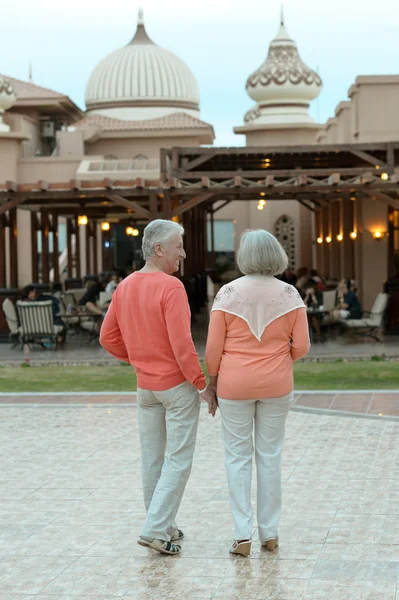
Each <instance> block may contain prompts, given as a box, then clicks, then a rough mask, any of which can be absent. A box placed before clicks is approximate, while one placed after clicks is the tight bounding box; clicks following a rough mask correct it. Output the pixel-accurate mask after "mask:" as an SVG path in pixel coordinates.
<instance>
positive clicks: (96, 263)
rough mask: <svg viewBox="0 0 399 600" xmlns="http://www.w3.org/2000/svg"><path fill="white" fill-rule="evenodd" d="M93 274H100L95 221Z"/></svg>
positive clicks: (94, 224)
mask: <svg viewBox="0 0 399 600" xmlns="http://www.w3.org/2000/svg"><path fill="white" fill-rule="evenodd" d="M92 233H93V273H94V275H97V273H98V258H97V221H96V220H93V232H92Z"/></svg>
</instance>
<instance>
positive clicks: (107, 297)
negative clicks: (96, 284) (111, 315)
mask: <svg viewBox="0 0 399 600" xmlns="http://www.w3.org/2000/svg"><path fill="white" fill-rule="evenodd" d="M113 293H114V292H100V297H99V299H98V303H99V305H100V306H104V304H105V303H107V302H111V300H112V294H113Z"/></svg>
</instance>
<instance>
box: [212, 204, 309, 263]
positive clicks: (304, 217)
mask: <svg viewBox="0 0 399 600" xmlns="http://www.w3.org/2000/svg"><path fill="white" fill-rule="evenodd" d="M257 205H258V201H257V200H250V201H244V200H241V201H238V200H236V201H233V202H231V203H230V204H228V205H227V206H225V207H224V208H222V209H221V210H219V211H218V212H217V213H216V214H215V220H218V219H221V220H229V221H235V250H236V252H237V251H238V248H239V245H240V236H241V234H242V233H243V232H244V231H245V230H246V229H266V230H267V231H270V232H271V233H273V235H274V231H275V230H274V226H275V223H276V221H277V219H279V217H281V216H282V215H287V216H289V217H290V218H291V219H292V220H293V222H294V225H295V230H296V232H295V245H296V253H295V259H296V268H298V267H302V266H308V267H310V266H311V265H312V237H311V213H310V211H309V210H308V209H307V208H305V207H303V206H301V205H300V204H299V203H298V202H297V201H296V200H292V201H290V200H284V201H280V200H270V201H268V202H267V204H266V207H265V208H264V210H262V211H260V210H258V209H257Z"/></svg>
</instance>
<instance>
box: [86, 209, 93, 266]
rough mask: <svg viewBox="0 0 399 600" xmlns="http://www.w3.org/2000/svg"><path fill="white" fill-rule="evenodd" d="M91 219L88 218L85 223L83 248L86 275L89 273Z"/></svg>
mask: <svg viewBox="0 0 399 600" xmlns="http://www.w3.org/2000/svg"><path fill="white" fill-rule="evenodd" d="M91 225H92V221H91V219H89V220H88V222H87V225H86V227H85V249H86V253H85V254H86V275H90V273H91V270H90V267H91V265H90V263H91V261H90V233H91Z"/></svg>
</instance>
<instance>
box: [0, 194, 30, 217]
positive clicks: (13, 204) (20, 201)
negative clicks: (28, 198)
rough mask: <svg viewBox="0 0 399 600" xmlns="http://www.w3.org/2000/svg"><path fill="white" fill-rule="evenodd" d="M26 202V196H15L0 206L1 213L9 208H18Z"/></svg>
mask: <svg viewBox="0 0 399 600" xmlns="http://www.w3.org/2000/svg"><path fill="white" fill-rule="evenodd" d="M24 202H25V198H18V197H17V198H13V199H12V200H9V201H8V202H6V203H5V204H2V205H1V206H0V215H3V214H4V213H5V212H7V211H8V210H11V209H13V208H16V207H17V206H20V205H21V204H23V203H24Z"/></svg>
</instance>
